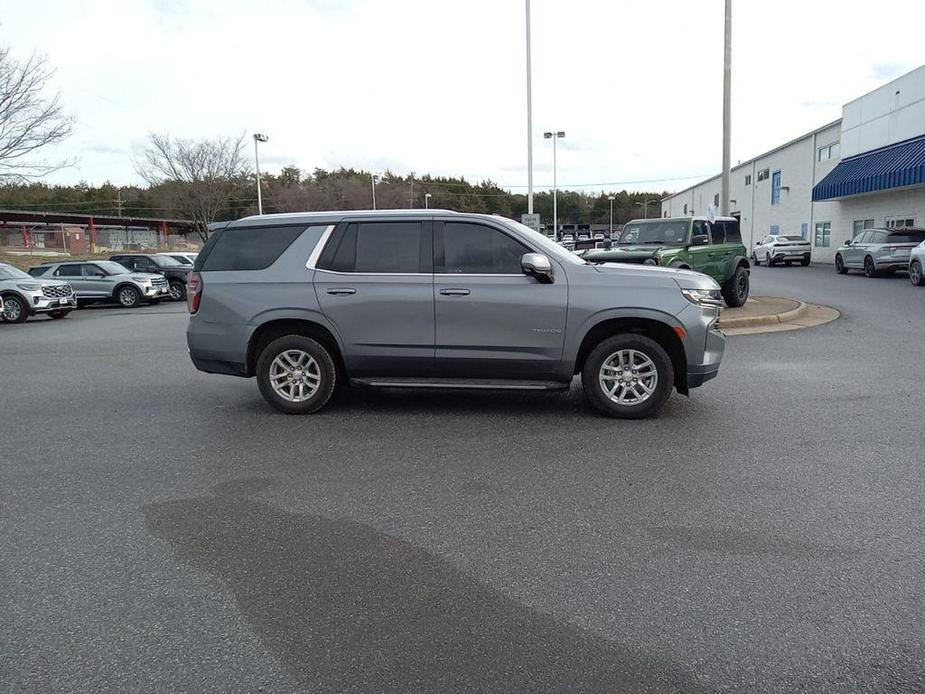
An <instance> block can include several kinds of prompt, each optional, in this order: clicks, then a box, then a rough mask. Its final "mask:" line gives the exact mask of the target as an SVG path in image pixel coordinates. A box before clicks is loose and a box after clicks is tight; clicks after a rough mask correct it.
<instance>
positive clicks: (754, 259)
mask: <svg viewBox="0 0 925 694" xmlns="http://www.w3.org/2000/svg"><path fill="white" fill-rule="evenodd" d="M752 265H754V266H755V267H760V266H761V261H760V260H758V256H757V255H755V254H754V253H752Z"/></svg>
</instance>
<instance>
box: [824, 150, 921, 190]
mask: <svg viewBox="0 0 925 694" xmlns="http://www.w3.org/2000/svg"><path fill="white" fill-rule="evenodd" d="M920 184H925V135H922V136H921V137H915V138H913V139H911V140H905V141H903V142H897V143H896V144H895V145H889V146H887V147H881V148H880V149H875V150H873V151H871V152H864V154H857V155H855V156H853V157H849V158H848V159H843V160H842V161H841V162H839V164H838V166H836V167H835V168H834V169H832V170H831V171H830V172H829V175H828V176H826V177H825V178H823V179H822V180H821V181H819V183H817V184H816V185H815V186H814V187H813V202H818V201H819V200H831V199H833V198H843V197H846V196H848V195H860V194H861V193H875V192H877V191H879V190H890V189H892V188H902V187H903V186H914V185H920Z"/></svg>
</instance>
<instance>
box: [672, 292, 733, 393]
mask: <svg viewBox="0 0 925 694" xmlns="http://www.w3.org/2000/svg"><path fill="white" fill-rule="evenodd" d="M678 318H679V319H680V320H681V323H682V325H684V329H685V330H686V331H687V340H685V351H686V353H687V387H688V388H698V387H700V386H702V385H703V384H704V383H706V382H707V381H709V380H710V379H713V378H716V375H717V374H718V373H719V366H720V363H721V362H722V360H723V354H724V353H725V351H726V335H724V334H723V331H722V330H720V329H719V328H718V327H717V321H718V320H719V309H718V308H713V307H708V306H697V305H695V304H691V305H690V306H687V307H685V308H684V310H683V311H681V313H680V314H678Z"/></svg>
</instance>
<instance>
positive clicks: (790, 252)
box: [752, 234, 813, 267]
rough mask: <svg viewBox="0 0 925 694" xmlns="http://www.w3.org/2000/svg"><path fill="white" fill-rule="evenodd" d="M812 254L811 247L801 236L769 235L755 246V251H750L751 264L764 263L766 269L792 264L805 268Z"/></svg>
mask: <svg viewBox="0 0 925 694" xmlns="http://www.w3.org/2000/svg"><path fill="white" fill-rule="evenodd" d="M812 254H813V249H812V246H810V245H809V241H807V240H805V239H804V238H803V237H802V236H791V235H788V234H769V235H768V236H765V237H764V238H763V239H762V240H761V241H758V242H757V243H756V244H755V250H753V251H752V262H753V263H754V264H755V265H761V263H762V262H765V263H767V264H768V267H771V266H772V265H777V263H784V264H785V265H792V264H793V263H794V262H799V263H800V265H802V266H804V267H806V266H807V265H809V263H810V261H811V260H812Z"/></svg>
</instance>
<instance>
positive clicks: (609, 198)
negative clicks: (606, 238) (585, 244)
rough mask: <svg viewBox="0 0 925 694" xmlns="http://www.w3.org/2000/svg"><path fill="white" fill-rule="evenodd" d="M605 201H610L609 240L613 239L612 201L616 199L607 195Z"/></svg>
mask: <svg viewBox="0 0 925 694" xmlns="http://www.w3.org/2000/svg"><path fill="white" fill-rule="evenodd" d="M607 199H608V200H610V238H613V201H614V200H616V198H615V197H614V196H613V195H608V196H607Z"/></svg>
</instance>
